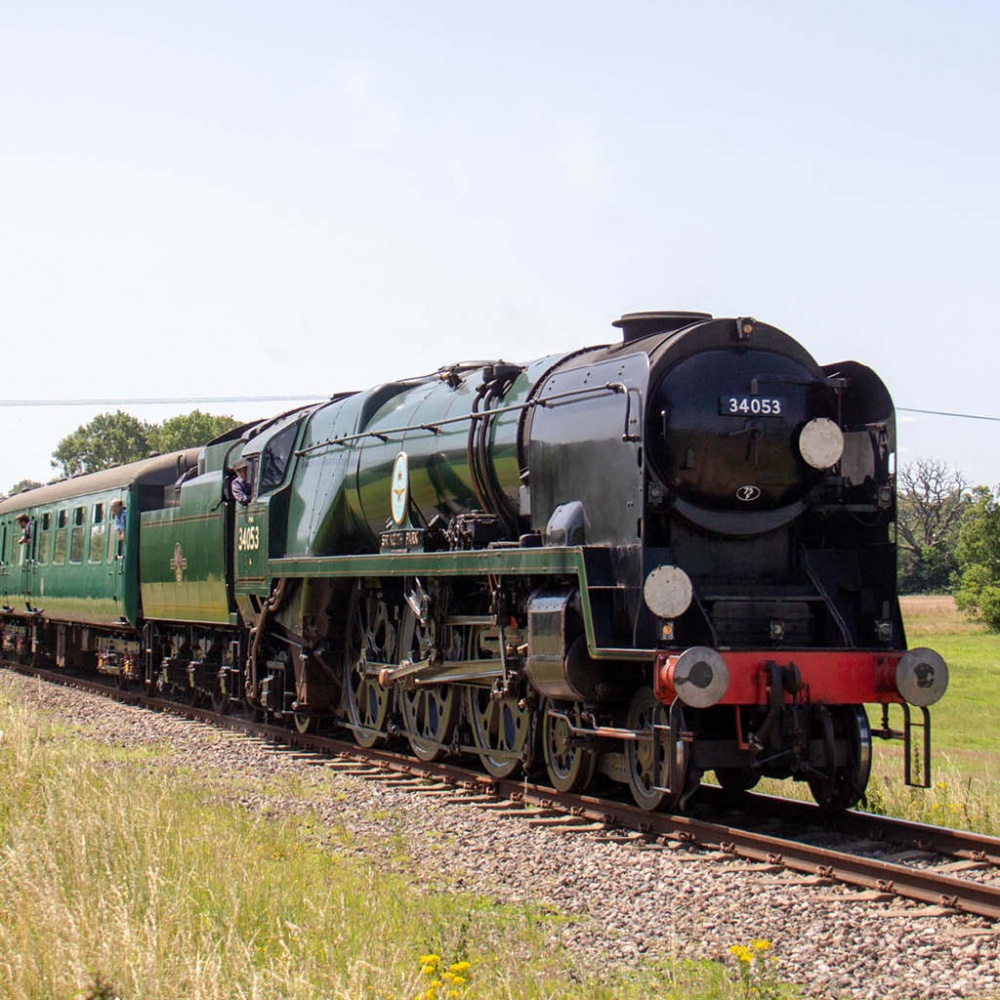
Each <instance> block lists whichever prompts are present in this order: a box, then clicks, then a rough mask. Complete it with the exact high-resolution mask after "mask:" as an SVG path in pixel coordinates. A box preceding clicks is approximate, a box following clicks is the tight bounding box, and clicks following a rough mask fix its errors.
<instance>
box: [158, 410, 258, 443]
mask: <svg viewBox="0 0 1000 1000" xmlns="http://www.w3.org/2000/svg"><path fill="white" fill-rule="evenodd" d="M239 423H240V422H239V421H238V420H236V419H235V417H230V416H228V415H223V416H216V415H215V414H212V413H202V412H201V410H192V411H191V412H190V413H184V414H181V415H180V416H179V417H171V418H170V419H169V420H164V421H163V423H162V424H160V425H159V426H158V427H153V428H151V431H150V436H149V437H150V441H151V443H152V444H153V447H154V448H155V449H156V450H157V451H159V452H162V453H164V454H166V453H167V452H170V451H180V450H181V449H182V448H197V447H200V446H201V445H203V444H207V443H208V442H209V441H211V440H212V439H213V438H217V437H218V436H219V435H220V434H225V432H226V431H231V430H232V429H233V428H234V427H238V426H239Z"/></svg>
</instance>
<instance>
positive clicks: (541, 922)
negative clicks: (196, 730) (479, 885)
mask: <svg viewBox="0 0 1000 1000" xmlns="http://www.w3.org/2000/svg"><path fill="white" fill-rule="evenodd" d="M0 732H2V735H0V996H3V997H5V998H11V1000H29V998H30V1000H42V998H45V1000H49V998H66V1000H69V998H81V1000H112V998H114V997H118V998H120V1000H147V998H148V1000H153V998H156V1000H174V998H176V1000H181V998H184V1000H222V998H239V1000H271V998H274V1000H277V998H281V1000H299V998H302V1000H305V998H309V1000H314V998H350V1000H368V998H371V1000H416V998H418V997H423V998H425V1000H438V998H441V1000H444V998H468V1000H472V998H474V997H475V998H492V997H497V998H507V997H509V998H520V997H526V998H556V997H559V998H572V997H580V998H583V997H586V998H602V997H603V998H608V1000H610V998H622V1000H625V998H636V1000H638V998H647V997H654V996H655V997H662V998H673V1000H734V998H739V997H748V996H755V997H778V996H785V995H788V996H790V995H794V994H792V993H788V992H786V991H783V990H782V989H781V988H780V987H779V985H778V984H777V983H776V981H775V979H774V973H773V969H774V965H773V957H772V956H771V954H770V953H769V952H766V951H765V950H764V949H766V948H768V947H769V945H768V943H767V942H746V943H744V942H735V943H734V948H733V949H731V960H730V961H728V964H725V965H723V964H716V963H710V962H702V963H688V962H681V961H677V962H666V961H660V962H650V963H648V964H642V965H640V966H638V967H636V968H625V967H615V966H613V965H612V963H608V967H607V968H606V969H604V970H603V971H601V972H600V973H587V972H585V971H581V969H580V968H579V967H578V962H577V961H576V960H575V959H574V957H573V956H572V955H570V954H568V953H567V952H565V951H564V950H562V949H560V948H558V947H555V948H554V947H553V946H552V939H553V932H554V931H555V930H557V929H558V927H559V925H560V923H561V921H562V920H563V919H564V918H562V917H561V916H560V915H559V914H558V913H553V912H549V911H543V910H541V909H540V908H537V907H532V906H511V905H503V904H500V903H498V902H496V901H495V900H492V899H484V898H481V897H478V896H474V895H470V894H462V893H457V892H452V891H448V889H447V885H446V878H441V877H440V873H433V872H431V873H428V872H416V871H414V872H408V873H406V874H393V873H389V872H386V871H382V870H380V869H379V868H378V867H377V866H376V865H374V864H372V863H371V862H370V861H366V860H364V859H362V858H359V857H358V856H357V855H356V854H354V852H344V853H340V852H337V851H334V850H331V849H330V846H329V845H330V843H331V840H330V838H331V837H333V838H336V837H337V836H338V832H337V831H336V830H334V831H332V832H330V831H323V836H325V837H326V840H325V841H324V840H323V838H322V837H321V836H320V835H319V831H318V825H319V824H318V823H317V822H315V821H314V820H313V819H312V818H310V817H309V816H308V815H305V816H303V815H301V814H300V815H297V816H293V817H285V816H279V818H274V817H273V816H269V815H268V811H267V810H261V811H257V812H252V811H250V810H248V809H246V808H245V807H244V806H242V805H240V804H239V802H238V801H234V802H232V803H230V802H227V801H225V799H224V797H222V796H220V794H219V786H218V783H217V782H214V783H213V782H212V781H211V780H210V779H209V777H207V776H205V775H202V774H198V773H193V772H186V771H184V770H181V769H178V768H177V767H176V766H175V765H174V763H172V762H171V760H170V751H169V748H166V747H164V748H163V749H162V752H161V751H158V750H157V749H156V748H153V749H150V748H149V747H146V748H145V749H132V748H120V747H108V746H107V745H105V744H102V743H100V742H98V741H96V740H91V739H89V738H88V737H87V735H86V733H81V732H77V731H74V732H70V731H68V730H66V729H62V728H60V727H58V726H56V725H54V724H52V723H51V722H49V721H48V720H46V718H45V717H44V716H42V715H40V714H39V713H38V712H37V711H36V710H34V709H30V708H28V707H26V706H24V705H22V704H20V703H14V702H11V701H10V700H9V699H8V698H7V696H6V694H5V692H3V691H2V690H0ZM277 780H278V782H279V783H280V781H281V779H277ZM396 849H398V850H399V851H401V852H402V853H403V855H404V857H405V845H401V846H398V847H397V848H396ZM764 958H767V959H768V960H770V962H771V964H768V963H767V962H764V961H763V959H764ZM595 968H600V962H597V963H595ZM751 990H753V991H756V992H750V991H751Z"/></svg>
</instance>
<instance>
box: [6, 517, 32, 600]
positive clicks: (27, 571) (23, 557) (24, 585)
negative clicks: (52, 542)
mask: <svg viewBox="0 0 1000 1000" xmlns="http://www.w3.org/2000/svg"><path fill="white" fill-rule="evenodd" d="M14 527H15V528H16V529H17V530H16V531H15V534H16V535H17V539H16V540H15V541H14V542H13V543H12V544H13V545H14V546H16V548H17V550H18V551H17V561H18V564H19V566H20V568H21V593H22V594H23V595H24V596H25V597H28V598H30V597H31V596H32V594H33V593H34V587H35V547H36V546H37V545H38V525H37V524H36V523H35V518H32V519H31V520H30V521H29V522H28V529H27V532H28V534H27V538H26V539H25V541H24V544H23V545H22V544H20V541H21V539H22V538H24V537H25V536H24V532H23V531H22V530H21V526H20V525H19V524H17V523H16V522H15V524H14ZM29 603H30V601H29Z"/></svg>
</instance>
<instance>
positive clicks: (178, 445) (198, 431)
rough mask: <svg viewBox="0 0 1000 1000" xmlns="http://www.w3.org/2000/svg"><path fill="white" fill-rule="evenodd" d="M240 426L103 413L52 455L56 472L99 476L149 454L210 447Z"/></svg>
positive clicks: (205, 416) (193, 417) (226, 420)
mask: <svg viewBox="0 0 1000 1000" xmlns="http://www.w3.org/2000/svg"><path fill="white" fill-rule="evenodd" d="M238 425H239V421H237V420H236V419H234V418H233V417H230V416H215V415H213V414H211V413H202V412H201V411H200V410H193V411H192V412H191V413H186V414H183V415H182V416H179V417H171V418H170V419H169V420H165V421H164V422H163V423H162V424H148V423H145V422H144V421H142V420H139V418H138V417H133V416H132V415H131V414H130V413H123V412H122V411H121V410H118V411H117V412H116V413H100V414H98V415H97V416H96V417H94V419H93V420H91V421H90V423H89V424H83V425H81V426H80V427H78V428H77V429H76V430H75V431H73V433H72V434H68V435H67V436H66V437H64V438H63V439H62V440H61V441H60V442H59V445H58V446H57V447H56V450H55V451H54V452H53V453H52V466H53V468H57V469H61V471H62V474H63V475H64V476H75V475H77V474H79V473H81V472H97V471H98V470H100V469H110V468H111V467H112V466H113V465H124V464H126V463H128V462H137V461H139V460H140V459H143V458H146V457H148V456H149V454H150V453H151V452H152V453H156V452H161V453H167V452H171V451H179V450H180V449H182V448H195V447H198V446H199V445H203V444H207V443H208V442H209V441H211V440H212V439H213V438H216V437H218V436H219V435H220V434H223V433H225V432H226V431H228V430H231V429H232V428H234V427H237V426H238Z"/></svg>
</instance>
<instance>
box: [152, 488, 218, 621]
mask: <svg viewBox="0 0 1000 1000" xmlns="http://www.w3.org/2000/svg"><path fill="white" fill-rule="evenodd" d="M220 499H221V476H220V474H218V473H212V474H209V475H206V476H201V477H199V478H198V479H197V480H194V481H192V482H189V483H185V484H184V488H183V490H182V499H181V505H180V506H179V507H174V508H167V509H165V510H154V511H149V512H148V513H145V514H143V515H142V543H141V548H140V560H141V566H142V585H141V589H142V607H143V613H144V615H145V617H146V618H153V619H161V620H163V619H165V620H169V621H182V622H205V623H216V624H228V623H229V620H230V619H229V612H230V602H229V587H228V584H227V576H228V568H227V564H226V553H227V551H228V546H227V537H228V531H227V527H226V518H227V516H231V515H229V514H228V510H227V508H228V505H227V504H224V503H221V502H220Z"/></svg>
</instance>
